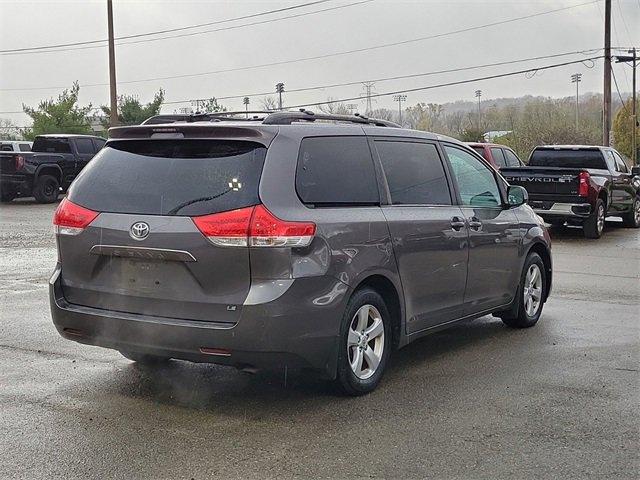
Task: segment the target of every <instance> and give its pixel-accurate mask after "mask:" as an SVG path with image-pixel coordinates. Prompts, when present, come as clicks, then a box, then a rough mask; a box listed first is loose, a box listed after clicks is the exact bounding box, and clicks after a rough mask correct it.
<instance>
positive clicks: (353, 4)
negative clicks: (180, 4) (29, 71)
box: [0, 0, 374, 55]
mask: <svg viewBox="0 0 640 480" xmlns="http://www.w3.org/2000/svg"><path fill="white" fill-rule="evenodd" d="M326 1H330V0H326ZM373 1H374V0H360V1H357V2H353V3H347V4H344V5H337V6H335V7H328V8H323V9H320V10H314V11H312V12H304V13H297V14H294V15H287V16H285V17H280V18H272V19H268V20H261V21H258V22H251V23H244V24H242V25H232V26H230V27H223V28H215V29H213V30H203V31H200V32H189V33H181V34H178V35H167V36H164V37H158V38H148V39H144V40H134V41H131V42H119V43H118V44H117V45H118V46H122V45H133V44H137V43H148V42H156V41H159V40H168V39H172V38H182V37H192V36H194V35H204V34H207V33H215V32H225V31H229V30H237V29H240V28H245V27H253V26H255V25H264V24H267V23H274V22H279V21H281V20H290V19H292V18H299V17H306V16H309V15H316V14H318V13H324V12H330V11H333V10H340V9H343V8H348V7H353V6H356V5H361V4H363V3H370V2H373ZM103 47H105V45H86V46H79V47H72V48H58V49H49V50H36V51H28V52H14V53H0V55H26V54H30V53H52V52H69V51H75V50H88V49H93V48H103Z"/></svg>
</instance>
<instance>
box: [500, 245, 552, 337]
mask: <svg viewBox="0 0 640 480" xmlns="http://www.w3.org/2000/svg"><path fill="white" fill-rule="evenodd" d="M544 272H545V268H544V262H543V261H542V258H540V255H538V254H537V253H534V252H531V253H530V254H529V255H528V256H527V259H526V260H525V262H524V268H523V269H522V274H521V275H520V288H518V294H517V295H518V298H517V299H516V302H517V303H516V305H515V306H514V307H515V308H513V309H512V310H510V311H509V312H508V313H505V314H503V315H501V318H502V321H503V322H504V323H505V324H506V325H508V326H509V327H512V328H529V327H533V326H534V325H535V324H536V323H538V320H539V319H540V315H541V314H542V306H543V304H544V292H546V288H547V284H546V282H547V279H546V277H545V275H544Z"/></svg>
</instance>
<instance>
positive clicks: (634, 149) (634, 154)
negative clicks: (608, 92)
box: [616, 48, 638, 165]
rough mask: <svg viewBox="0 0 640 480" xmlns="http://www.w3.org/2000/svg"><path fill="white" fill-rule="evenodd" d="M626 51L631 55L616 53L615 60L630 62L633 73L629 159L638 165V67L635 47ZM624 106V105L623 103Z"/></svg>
mask: <svg viewBox="0 0 640 480" xmlns="http://www.w3.org/2000/svg"><path fill="white" fill-rule="evenodd" d="M628 53H630V54H631V56H627V55H618V56H617V57H616V62H624V63H629V62H630V63H631V66H632V68H633V73H632V77H631V78H632V80H631V84H632V89H633V93H632V95H631V102H632V105H631V123H632V124H631V161H632V162H633V164H634V165H638V141H637V138H636V137H637V134H636V132H637V131H638V111H637V110H638V106H637V105H638V97H637V93H636V91H637V86H636V69H637V67H638V52H637V50H636V49H635V48H632V49H631V50H629V51H628ZM623 107H624V105H623Z"/></svg>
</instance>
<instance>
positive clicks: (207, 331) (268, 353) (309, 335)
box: [49, 265, 346, 378]
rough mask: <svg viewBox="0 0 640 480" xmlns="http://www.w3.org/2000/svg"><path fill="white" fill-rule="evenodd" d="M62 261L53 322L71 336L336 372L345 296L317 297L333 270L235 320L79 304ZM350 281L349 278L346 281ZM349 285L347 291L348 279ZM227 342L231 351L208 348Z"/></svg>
mask: <svg viewBox="0 0 640 480" xmlns="http://www.w3.org/2000/svg"><path fill="white" fill-rule="evenodd" d="M60 275H61V269H60V266H59V265H58V266H57V267H56V270H55V272H54V274H53V275H52V277H51V280H50V282H49V297H50V305H51V316H52V318H53V323H54V325H55V327H56V329H57V330H58V332H59V333H60V335H62V336H63V337H64V338H66V339H69V340H73V341H76V342H79V343H83V344H88V345H96V346H100V347H106V348H112V349H115V350H123V351H129V352H135V353H148V354H155V355H160V356H166V357H171V358H176V359H181V360H188V361H192V362H201V363H217V364H223V365H231V366H235V367H239V368H243V367H249V368H256V369H280V368H284V367H288V368H291V369H298V368H311V369H314V370H318V371H320V372H322V373H324V374H325V375H326V376H328V377H330V378H333V377H334V376H335V371H336V362H337V345H338V336H339V331H340V327H339V325H340V320H341V317H342V311H343V308H344V305H345V301H346V299H345V295H344V294H343V295H340V296H339V297H336V298H335V299H334V301H333V302H332V303H331V304H326V303H323V304H319V303H320V302H317V303H314V301H313V300H314V299H313V298H311V297H310V295H309V293H310V292H311V291H314V292H316V293H317V292H319V291H322V288H323V285H324V288H325V289H326V291H335V287H336V282H337V281H336V280H335V279H333V278H330V277H310V278H303V279H296V280H295V281H294V282H293V283H292V285H291V287H290V288H289V289H288V290H287V291H286V292H285V293H284V294H283V295H282V296H281V297H279V298H278V299H276V300H273V301H270V302H268V303H264V304H258V305H244V306H243V307H242V313H241V316H240V320H239V321H238V323H236V324H224V323H216V322H202V321H192V320H182V319H177V318H164V317H152V316H146V315H140V314H131V313H123V312H114V311H110V310H104V309H97V308H91V307H85V306H80V305H73V304H70V303H68V302H67V301H66V300H65V298H64V295H63V292H62V288H61V284H60ZM342 285H344V284H342ZM343 290H344V291H345V294H346V286H344V288H343ZM203 349H204V352H207V351H209V352H211V351H216V350H220V349H224V350H229V351H230V354H228V355H226V354H225V355H221V354H219V352H218V354H211V353H203Z"/></svg>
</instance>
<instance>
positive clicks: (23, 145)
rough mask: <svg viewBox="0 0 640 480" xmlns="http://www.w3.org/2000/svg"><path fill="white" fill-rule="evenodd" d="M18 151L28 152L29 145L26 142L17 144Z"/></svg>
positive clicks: (29, 149)
mask: <svg viewBox="0 0 640 480" xmlns="http://www.w3.org/2000/svg"><path fill="white" fill-rule="evenodd" d="M19 148H20V151H21V152H30V151H31V145H29V144H28V143H21V144H20V145H19Z"/></svg>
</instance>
